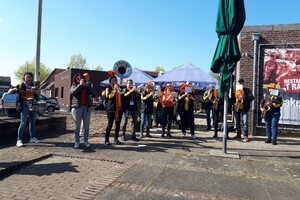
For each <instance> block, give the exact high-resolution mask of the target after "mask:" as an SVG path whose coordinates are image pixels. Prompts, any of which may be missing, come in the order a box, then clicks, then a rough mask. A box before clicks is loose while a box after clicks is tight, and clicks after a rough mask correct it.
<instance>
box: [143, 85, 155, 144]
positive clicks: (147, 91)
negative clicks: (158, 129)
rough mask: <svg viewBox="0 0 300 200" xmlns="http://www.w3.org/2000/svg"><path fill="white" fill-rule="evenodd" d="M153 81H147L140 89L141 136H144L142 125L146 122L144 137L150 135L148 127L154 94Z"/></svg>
mask: <svg viewBox="0 0 300 200" xmlns="http://www.w3.org/2000/svg"><path fill="white" fill-rule="evenodd" d="M154 85H155V84H154V82H153V81H149V82H148V83H147V84H146V85H145V87H144V88H143V90H142V93H141V100H142V106H141V127H140V128H141V138H143V137H144V127H145V124H146V121H147V124H146V137H152V136H151V135H150V127H151V121H152V115H153V96H154Z"/></svg>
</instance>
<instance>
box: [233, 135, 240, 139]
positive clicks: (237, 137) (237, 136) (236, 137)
mask: <svg viewBox="0 0 300 200" xmlns="http://www.w3.org/2000/svg"><path fill="white" fill-rule="evenodd" d="M241 138H242V137H241V135H239V134H237V135H236V136H234V137H233V139H241Z"/></svg>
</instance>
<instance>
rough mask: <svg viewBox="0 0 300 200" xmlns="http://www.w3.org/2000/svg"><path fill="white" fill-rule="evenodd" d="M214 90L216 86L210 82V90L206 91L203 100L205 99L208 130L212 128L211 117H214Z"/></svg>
mask: <svg viewBox="0 0 300 200" xmlns="http://www.w3.org/2000/svg"><path fill="white" fill-rule="evenodd" d="M214 90H215V87H214V86H213V85H212V84H210V85H209V88H208V90H206V91H205V92H204V95H203V100H204V109H205V115H206V124H207V127H206V130H208V131H210V130H211V118H213V116H212V115H213V112H212V106H213V101H214Z"/></svg>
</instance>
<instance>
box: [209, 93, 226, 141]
mask: <svg viewBox="0 0 300 200" xmlns="http://www.w3.org/2000/svg"><path fill="white" fill-rule="evenodd" d="M213 94H214V97H213V106H212V109H213V119H214V121H213V124H214V135H213V138H217V137H218V131H219V130H220V129H219V121H220V118H222V117H223V111H224V98H220V97H219V96H218V90H214V92H213Z"/></svg>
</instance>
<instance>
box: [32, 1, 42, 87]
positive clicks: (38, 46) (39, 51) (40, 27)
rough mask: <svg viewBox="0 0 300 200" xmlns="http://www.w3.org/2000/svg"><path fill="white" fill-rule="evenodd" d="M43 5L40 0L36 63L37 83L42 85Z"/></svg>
mask: <svg viewBox="0 0 300 200" xmlns="http://www.w3.org/2000/svg"><path fill="white" fill-rule="evenodd" d="M42 4H43V0H39V7H38V22H37V44H36V62H35V76H34V77H35V81H36V83H37V85H38V86H39V84H40V62H41V61H40V55H41V32H42Z"/></svg>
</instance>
